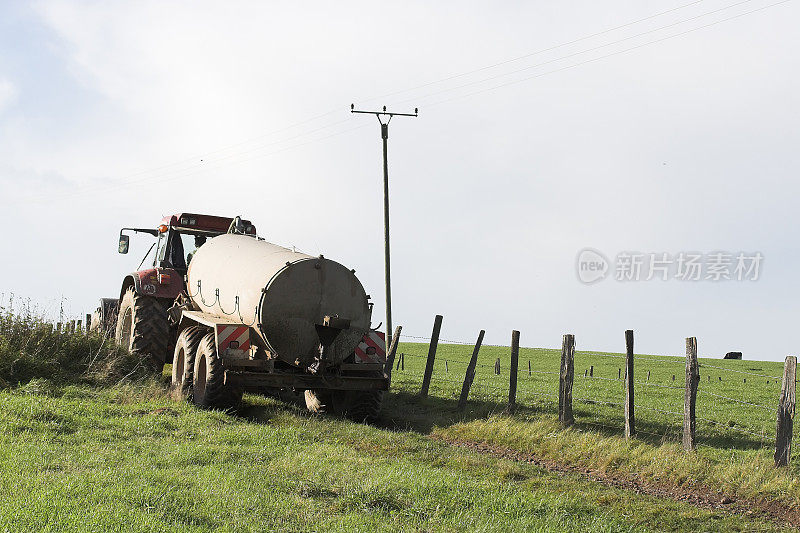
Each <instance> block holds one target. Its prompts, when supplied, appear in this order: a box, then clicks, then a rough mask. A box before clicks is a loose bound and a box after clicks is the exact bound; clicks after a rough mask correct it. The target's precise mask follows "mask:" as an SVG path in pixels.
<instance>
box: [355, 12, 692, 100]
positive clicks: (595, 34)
mask: <svg viewBox="0 0 800 533" xmlns="http://www.w3.org/2000/svg"><path fill="white" fill-rule="evenodd" d="M704 1H705V0H695V1H694V2H689V3H688V4H683V5H681V6H678V7H675V8H672V9H668V10H666V11H661V12H660V13H656V14H654V15H650V16H647V17H644V18H640V19H637V20H634V21H631V22H626V23H625V24H621V25H619V26H614V27H613V28H608V29H605V30H602V31H599V32H597V33H592V34H590V35H584V36H583V37H579V38H577V39H573V40H571V41H567V42H565V43H561V44H557V45H555V46H550V47H548V48H542V49H541V50H536V51H535V52H529V53H527V54H524V55H521V56H518V57H515V58H512V59H506V60H503V61H499V62H497V63H493V64H491V65H486V66H483V67H479V68H476V69H473V70H468V71H466V72H460V73H458V74H452V75H450V76H447V77H446V78H442V79H439V80H436V81H431V82H427V83H423V84H422V85H417V86H414V87H409V88H408V89H401V90H399V91H394V92H391V93H387V94H384V95H382V96H379V97H376V98H372V99H369V100H366V101H371V100H380V99H383V98H389V97H391V96H396V95H398V94H403V93H407V92H411V91H416V90H417V89H424V88H425V87H430V86H432V85H438V84H439V83H444V82H446V81H450V80H454V79H458V78H463V77H465V76H469V75H471V74H476V73H478V72H483V71H485V70H491V69H493V68H496V67H500V66H503V65H508V64H510V63H515V62H517V61H521V60H523V59H527V58H529V57H533V56H536V55H539V54H544V53H545V52H551V51H553V50H557V49H559V48H563V47H565V46H569V45H571V44H575V43H579V42H582V41H586V40H589V39H592V38H594V37H599V36H601V35H605V34H607V33H611V32H614V31H616V30H621V29H622V28H627V27H629V26H634V25H636V24H639V23H641V22H645V21H647V20H651V19H654V18H657V17H660V16H662V15H666V14H669V13H673V12H675V11H679V10H681V9H685V8H687V7H690V6H693V5H695V4H699V3H701V2H704Z"/></svg>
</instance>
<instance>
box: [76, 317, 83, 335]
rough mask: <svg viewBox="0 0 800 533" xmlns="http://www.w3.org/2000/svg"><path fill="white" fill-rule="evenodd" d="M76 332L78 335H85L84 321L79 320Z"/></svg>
mask: <svg viewBox="0 0 800 533" xmlns="http://www.w3.org/2000/svg"><path fill="white" fill-rule="evenodd" d="M75 332H76V333H83V322H82V321H80V320H78V321H77V322H76V323H75Z"/></svg>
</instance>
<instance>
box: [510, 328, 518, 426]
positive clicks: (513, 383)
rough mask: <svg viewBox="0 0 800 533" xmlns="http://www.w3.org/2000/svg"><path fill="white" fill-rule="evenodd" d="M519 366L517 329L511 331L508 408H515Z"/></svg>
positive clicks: (511, 409)
mask: <svg viewBox="0 0 800 533" xmlns="http://www.w3.org/2000/svg"><path fill="white" fill-rule="evenodd" d="M518 367H519V331H517V330H514V331H512V332H511V366H510V367H509V369H508V410H509V411H512V412H513V411H514V410H515V409H516V408H517V370H518Z"/></svg>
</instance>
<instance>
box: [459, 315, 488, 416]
mask: <svg viewBox="0 0 800 533" xmlns="http://www.w3.org/2000/svg"><path fill="white" fill-rule="evenodd" d="M485 333H486V332H485V331H483V330H481V332H480V333H478V340H477V341H475V348H474V349H473V350H472V357H470V359H469V364H468V365H467V373H466V374H465V375H464V385H462V386H461V396H459V398H458V410H459V411H463V410H464V409H465V408H466V407H467V397H468V396H469V388H470V387H471V386H472V380H474V379H475V365H476V364H477V363H478V352H479V351H480V349H481V343H482V342H483V335H484V334H485Z"/></svg>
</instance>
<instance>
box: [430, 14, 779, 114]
mask: <svg viewBox="0 0 800 533" xmlns="http://www.w3.org/2000/svg"><path fill="white" fill-rule="evenodd" d="M790 1H791V0H781V1H780V2H775V3H774V4H769V5H766V6H762V7H759V8H757V9H753V10H751V11H746V12H744V13H740V14H738V15H734V16H732V17H728V18H724V19H721V20H718V21H715V22H711V23H709V24H704V25H703V26H698V27H696V28H691V29H689V30H686V31H682V32H680V33H676V34H673V35H668V36H667V37H662V38H660V39H656V40H653V41H649V42H646V43H642V44H639V45H636V46H632V47H630V48H625V49H624V50H618V51H616V52H612V53H610V54H606V55H603V56H599V57H595V58H592V59H587V60H586V61H581V62H580V63H575V64H573V65H567V66H566V67H561V68H558V69H554V70H549V71H547V72H542V73H540V74H536V75H534V76H529V77H526V78H521V79H519V80H513V81H509V82H506V83H502V84H499V85H495V86H493V87H487V88H485V89H481V90H478V91H474V92H471V93H467V94H463V95H459V96H455V97H453V98H448V99H445V100H439V101H438V102H433V103H430V104H427V107H433V106H437V105H441V104H444V103H448V102H452V101H454V100H459V99H462V98H469V97H471V96H475V95H478V94H482V93H485V92H489V91H494V90H497V89H501V88H503V87H508V86H510V85H516V84H518V83H522V82H525V81H530V80H532V79H536V78H541V77H543V76H547V75H550V74H555V73H557V72H562V71H565V70H569V69H573V68H576V67H580V66H582V65H586V64H588V63H593V62H595V61H600V60H601V59H607V58H609V57H613V56H616V55H619V54H624V53H626V52H630V51H633V50H637V49H639V48H644V47H645V46H650V45H652V44H657V43H660V42H663V41H667V40H670V39H674V38H676V37H680V36H683V35H686V34H689V33H693V32H696V31H699V30H702V29H705V28H710V27H711V26H716V25H717V24H722V23H723V22H728V21H730V20H734V19H737V18H741V17H744V16H746V15H750V14H752V13H756V12H758V11H763V10H765V9H768V8H770V7H775V6H778V5H781V4H785V3H787V2H790ZM422 98H424V97H422Z"/></svg>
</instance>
